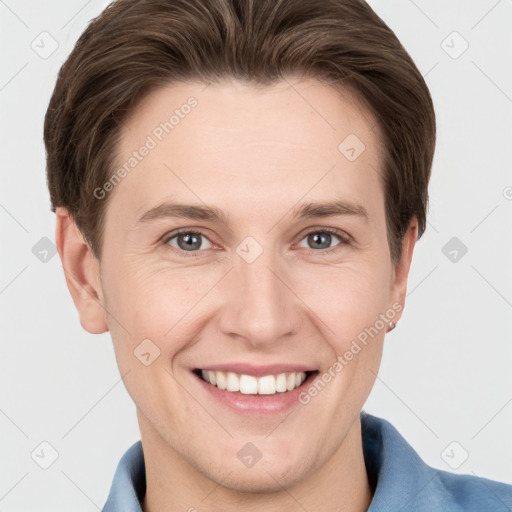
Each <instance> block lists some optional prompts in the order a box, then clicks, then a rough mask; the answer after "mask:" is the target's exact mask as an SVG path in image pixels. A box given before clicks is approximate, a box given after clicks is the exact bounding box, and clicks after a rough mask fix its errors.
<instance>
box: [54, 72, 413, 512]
mask: <svg viewBox="0 0 512 512" xmlns="http://www.w3.org/2000/svg"><path fill="white" fill-rule="evenodd" d="M190 96H194V97H195V98H196V99H197V101H198V104H197V107H195V108H194V109H193V110H192V111H191V112H190V114H188V115H187V116H185V117H184V119H181V120H180V123H179V124H178V125H177V126H176V127H175V128H174V130H173V131H172V132H171V133H170V134H169V135H167V136H166V137H165V138H164V139H163V140H162V141H161V142H160V143H159V144H158V145H157V147H156V148H154V149H152V150H151V151H150V153H149V154H148V156H146V157H145V158H144V159H143V160H142V161H141V162H140V163H138V165H137V167H136V168H135V169H134V170H133V171H132V172H131V173H130V174H129V175H128V176H126V178H124V179H123V180H122V181H121V182H120V183H119V184H118V185H117V186H116V187H115V189H114V190H113V192H111V193H110V194H111V195H110V197H109V199H108V206H107V211H106V219H105V227H104V233H103V244H104V245H103V248H102V254H101V262H100V261H98V260H96V259H95V258H94V256H93V255H92V252H91V250H90V248H89V247H88V245H87V244H86V243H85V242H84V240H83V238H82V236H81V234H80V232H79V230H78V229H77V227H76V225H75V224H74V223H73V219H72V218H71V217H70V216H69V214H68V212H67V211H66V210H65V209H64V208H59V209H58V210H57V232H56V234H57V236H56V240H57V247H58V250H59V254H60V257H61V259H62V263H63V267H64V269H65V275H66V280H67V284H68V287H69V290H70V292H71V294H72V296H73V300H74V302H75V305H76V307H77V309H78V311H79V314H80V321H81V324H82V326H83V327H84V329H86V330H87V331H89V332H91V333H102V332H105V331H106V330H109V331H110V332H111V336H112V340H113V343H114V348H115V353H116V358H117V363H118V366H119V370H120V372H121V375H124V379H123V380H124V384H125V386H126V388H127V390H128V392H129V394H130V395H131V397H132V398H133V400H134V402H135V404H136V407H137V417H138V422H139V426H140V431H141V439H142V444H143V448H144V454H145V462H146V472H147V473H146V474H147V492H146V497H145V499H144V503H143V508H144V510H145V511H146V512H148V511H151V512H160V511H164V510H189V509H190V510H193V509H191V508H190V507H195V508H196V509H197V510H200V511H232V510H240V508H242V509H243V510H245V511H252V510H258V511H261V510H265V511H274V510H275V511H296V510H304V509H306V510H323V511H335V510H336V511H351V512H352V511H354V512H355V511H363V510H366V509H367V508H368V506H369V503H370V501H371V498H372V490H371V488H370V486H369V484H368V479H367V474H366V470H365V465H364V459H363V452H362V445H361V425H360V419H359V413H360V411H361V408H362V407H363V404H364V402H365V400H366V398H367V397H368V395H369V393H370V391H371V389H372V386H373V384H374V381H375V378H376V374H377V372H378V368H379V364H380V360H381V354H382V348H383V342H384V336H385V333H386V328H384V329H381V330H380V331H379V333H378V335H377V336H375V337H374V338H373V339H371V341H370V342H369V343H368V344H367V346H365V347H364V348H363V349H362V350H361V351H360V352H359V353H358V354H357V355H355V356H354V358H353V359H352V360H351V361H350V362H349V363H348V364H347V365H346V366H345V367H344V368H343V370H342V371H341V372H339V373H338V374H337V375H336V377H335V378H334V379H332V381H331V382H330V383H329V384H328V385H327V386H325V388H324V389H323V390H322V391H321V392H320V393H319V394H318V395H317V396H316V397H314V399H312V400H311V401H310V402H309V403H308V404H307V405H295V406H293V409H292V413H291V414H289V411H286V412H284V413H282V414H281V413H279V414H275V415H270V416H264V417H258V418H247V417H244V416H242V415H240V414H238V413H236V412H234V411H231V410H229V409H227V408H226V407H225V406H223V405H221V404H219V403H218V402H217V401H215V400H213V399H212V398H211V397H210V396H209V394H208V393H206V392H205V391H204V390H203V389H202V385H201V383H200V382H199V381H198V379H197V377H195V376H194V375H193V374H192V373H191V371H190V370H191V368H201V367H204V366H205V365H206V364H220V363H232V362H252V363H256V364H263V365H264V364H271V363H295V364H306V365H308V366H311V367H313V368H317V369H318V370H319V372H320V375H321V374H322V373H323V372H325V371H327V370H328V369H329V367H331V366H332V364H333V363H334V361H335V360H336V357H337V356H338V355H341V354H344V353H345V352H346V351H347V350H348V349H349V347H350V345H351V342H352V341H353V340H354V339H356V337H357V335H358V334H359V333H361V332H362V331H363V330H364V329H365V327H368V326H371V325H374V324H375V322H376V320H377V319H378V318H379V314H383V313H385V312H386V311H388V310H389V309H390V308H393V304H395V306H396V305H397V304H399V305H401V306H403V305H404V301H405V294H406V287H407V276H408V273H409V267H410V262H411V257H412V253H413V248H414V244H415V241H416V238H417V222H416V220H415V219H413V220H412V221H411V224H410V226H409V229H408V231H407V233H406V235H405V237H404V240H403V250H402V257H401V259H400V261H399V262H398V263H397V264H396V265H394V264H393V263H392V261H391V257H390V251H389V245H388V240H387V232H386V219H385V210H384V195H383V188H382V183H381V176H380V172H381V169H380V167H381V160H382V147H381V145H380V141H381V134H380V132H379V130H378V126H377V124H376V121H375V119H374V117H373V116H372V114H371V113H370V112H369V111H368V110H366V109H365V108H364V107H363V106H362V105H361V104H360V103H359V102H358V101H357V98H356V97H355V96H353V95H351V94H350V93H348V92H344V93H343V94H341V93H340V92H339V91H336V90H334V89H333V88H332V87H330V86H328V85H325V84H322V83H320V82H317V81H315V80H311V79H292V78H290V79H288V80H283V81H280V82H278V83H276V84H274V85H271V86H265V87H260V88H255V87H252V86H249V85H246V84H242V83H239V82H236V81H223V82H219V83H216V84H210V85H209V86H208V87H206V88H205V84H200V83H195V82H194V83H184V84H175V85H173V86H169V87H166V88H161V89H158V90H156V91H153V92H151V93H150V94H149V95H148V96H147V97H146V98H145V99H144V100H143V101H142V103H140V104H139V105H138V106H137V107H136V108H135V109H134V110H133V112H132V113H131V115H130V116H129V118H128V119H127V120H126V122H125V123H124V125H123V129H122V132H121V138H120V144H119V147H118V148H117V161H118V164H119V165H120V166H122V165H123V163H124V162H125V161H126V160H127V159H128V158H129V157H130V155H131V154H132V152H133V151H134V150H135V149H137V148H139V147H140V146H141V145H142V144H143V143H144V141H145V140H146V137H147V136H148V134H151V133H152V130H154V128H155V126H157V125H158V124H159V123H160V122H162V121H163V120H165V119H168V118H169V116H170V115H171V114H172V111H173V110H174V109H176V108H179V107H180V105H182V104H184V103H186V101H187V98H189V97H190ZM348 134H356V135H357V137H358V138H359V139H360V140H361V141H363V142H364V144H365V146H366V149H365V151H364V152H363V153H362V154H361V155H360V156H359V157H358V158H357V159H356V160H354V161H349V160H348V159H347V158H346V157H345V156H344V155H343V154H342V153H341V152H340V151H339V150H338V145H339V144H340V142H341V141H342V140H344V139H345V137H346V136H347V135H348ZM333 199H343V200H345V201H349V202H351V203H354V204H358V205H360V206H363V207H364V208H365V209H366V211H367V214H368V218H367V220H365V219H364V218H362V217H361V216H358V215H338V216H329V217H324V218H311V219H299V218H296V217H294V215H293V209H294V208H297V207H299V206H300V205H301V204H303V203H305V202H310V201H329V200H333ZM164 201H174V202H180V203H187V204H198V205H205V204H206V205H209V206H214V207H217V208H218V209H220V210H222V211H223V212H224V213H225V215H226V221H225V222H220V221H216V220H214V221H210V220H202V219H186V218H159V219H156V220H153V221H151V222H143V223H138V219H139V218H140V217H141V216H142V215H143V214H144V213H145V212H146V211H148V210H149V209H151V208H152V207H154V206H157V205H159V204H161V203H162V202H164ZM176 228H187V229H191V230H195V231H197V230H199V231H201V232H202V234H203V235H204V238H201V240H202V241H203V245H202V246H201V248H200V249H196V250H195V251H189V252H187V251H184V250H183V249H180V246H179V245H178V239H177V238H174V239H172V240H173V241H170V242H167V241H166V240H162V239H161V238H162V237H163V235H165V234H170V235H172V231H173V230H175V229H176ZM313 228H314V229H313ZM322 228H331V229H335V230H338V231H340V232H341V233H346V234H348V235H349V237H350V239H349V241H348V242H346V241H343V240H342V239H341V238H337V237H336V236H335V235H333V237H332V239H331V242H330V245H329V243H327V245H328V247H329V248H330V249H333V250H331V252H329V253H325V250H326V249H322V248H317V246H315V245H314V244H313V245H312V242H311V241H310V240H309V238H308V236H307V235H308V233H309V232H314V233H318V232H320V233H323V231H322ZM248 236H251V237H253V238H254V239H255V240H256V241H257V242H258V243H259V244H260V246H261V248H262V249H263V252H262V253H261V255H260V256H259V257H258V258H257V259H256V260H255V261H254V262H253V263H247V262H246V261H245V260H244V259H243V258H241V257H240V256H239V254H238V253H237V252H236V249H237V247H238V246H239V244H240V243H241V242H242V241H243V240H244V239H245V238H246V237H248ZM168 238H170V237H168ZM322 251H324V254H322ZM194 256H195V257H194ZM400 314H401V311H400V312H398V313H397V314H396V316H395V317H394V318H393V321H394V322H397V321H398V320H399V317H400ZM144 339H150V340H151V341H152V342H153V343H154V344H155V345H156V346H158V348H159V350H160V356H159V357H158V358H157V359H156V360H155V361H154V362H153V363H152V364H150V365H149V366H145V365H144V364H142V363H141V362H140V361H139V359H137V358H136V357H135V356H134V350H135V349H136V347H137V346H138V345H139V344H140V343H141V341H142V340H144ZM247 442H251V443H253V444H254V445H255V446H256V447H257V448H258V449H259V451H260V452H261V454H262V458H261V460H260V461H259V462H257V463H256V464H255V465H254V466H253V467H251V468H247V467H245V466H244V465H243V464H241V462H240V460H239V459H238V458H237V452H238V451H239V450H240V449H241V448H242V447H243V446H244V445H245V444H246V443H247Z"/></svg>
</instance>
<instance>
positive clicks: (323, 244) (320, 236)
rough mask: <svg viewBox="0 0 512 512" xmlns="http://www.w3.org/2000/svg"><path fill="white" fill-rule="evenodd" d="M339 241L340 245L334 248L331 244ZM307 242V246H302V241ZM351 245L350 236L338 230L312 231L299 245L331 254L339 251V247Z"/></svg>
mask: <svg viewBox="0 0 512 512" xmlns="http://www.w3.org/2000/svg"><path fill="white" fill-rule="evenodd" d="M336 239H337V240H338V242H339V243H338V244H336V245H335V246H334V247H332V246H331V244H332V243H333V242H334V241H335V240H336ZM303 240H305V241H306V242H305V243H306V244H307V245H306V246H305V245H303V244H302V241H303ZM348 243H349V237H348V235H346V234H344V233H341V232H339V231H336V230H330V229H326V228H323V229H321V230H316V231H310V232H309V233H307V234H306V236H305V237H304V238H303V239H302V240H301V242H300V243H299V246H300V247H307V248H309V249H316V251H315V252H323V253H325V252H331V251H333V250H336V249H337V246H338V245H345V244H348Z"/></svg>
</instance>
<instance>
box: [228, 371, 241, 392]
mask: <svg viewBox="0 0 512 512" xmlns="http://www.w3.org/2000/svg"><path fill="white" fill-rule="evenodd" d="M226 389H227V390H228V391H240V379H239V377H238V375H236V374H235V373H233V372H228V374H227V376H226Z"/></svg>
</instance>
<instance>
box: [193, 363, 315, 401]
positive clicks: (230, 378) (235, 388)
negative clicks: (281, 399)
mask: <svg viewBox="0 0 512 512" xmlns="http://www.w3.org/2000/svg"><path fill="white" fill-rule="evenodd" d="M194 373H195V374H196V375H197V376H198V377H199V378H200V379H202V380H203V381H205V382H207V383H208V384H211V385H212V386H215V387H217V388H218V389H221V390H225V391H230V392H232V393H241V394H244V395H275V394H277V393H286V392H288V391H293V390H294V389H296V388H298V387H300V386H301V385H302V384H304V382H305V381H306V380H308V381H309V380H310V379H312V378H314V376H316V374H317V373H318V371H307V372H285V373H278V374H274V375H262V376H261V377H255V376H253V375H246V374H239V373H234V372H222V371H212V370H201V369H199V368H197V369H195V370H194Z"/></svg>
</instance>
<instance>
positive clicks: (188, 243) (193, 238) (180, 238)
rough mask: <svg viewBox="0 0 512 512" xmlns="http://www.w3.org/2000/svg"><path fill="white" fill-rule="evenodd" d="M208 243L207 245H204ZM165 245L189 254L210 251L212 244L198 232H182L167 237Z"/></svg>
mask: <svg viewBox="0 0 512 512" xmlns="http://www.w3.org/2000/svg"><path fill="white" fill-rule="evenodd" d="M204 241H206V243H204ZM164 243H165V244H168V245H170V246H171V247H174V248H175V249H180V250H182V251H187V252H195V251H198V250H200V249H210V248H211V247H213V245H212V243H211V242H210V241H209V240H208V238H206V237H205V236H204V235H203V234H202V233H198V232H196V231H180V232H178V233H174V234H173V235H171V236H169V237H167V238H166V239H165V240H164Z"/></svg>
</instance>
